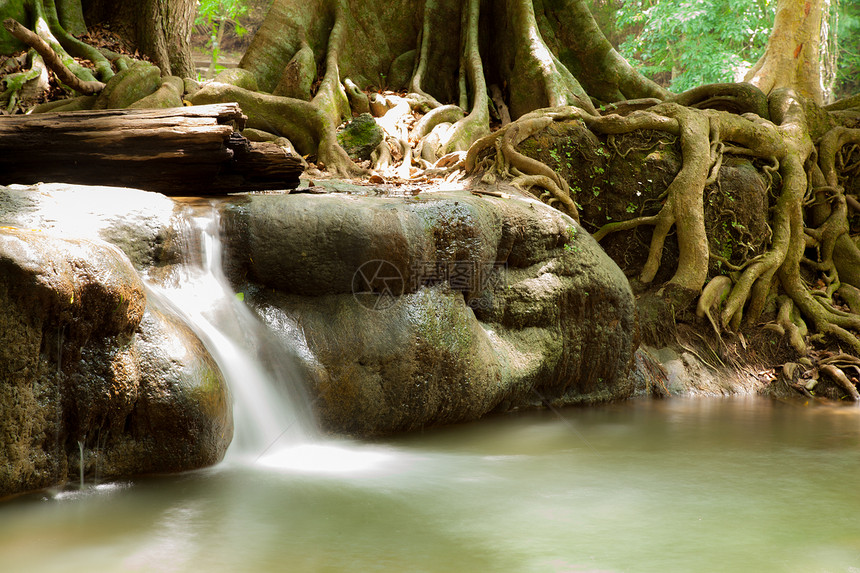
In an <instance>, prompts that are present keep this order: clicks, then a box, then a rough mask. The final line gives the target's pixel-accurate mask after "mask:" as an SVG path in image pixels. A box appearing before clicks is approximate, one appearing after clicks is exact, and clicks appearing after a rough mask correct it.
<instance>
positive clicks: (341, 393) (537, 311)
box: [224, 191, 638, 436]
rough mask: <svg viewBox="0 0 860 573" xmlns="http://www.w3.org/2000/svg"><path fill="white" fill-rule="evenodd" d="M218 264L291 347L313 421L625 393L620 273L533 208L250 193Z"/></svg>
mask: <svg viewBox="0 0 860 573" xmlns="http://www.w3.org/2000/svg"><path fill="white" fill-rule="evenodd" d="M224 220H225V225H226V227H227V229H228V232H227V237H228V241H229V245H228V256H227V260H228V263H229V265H228V269H229V274H230V276H232V277H233V280H234V281H235V282H236V288H237V289H240V290H242V291H243V292H245V300H246V301H247V302H248V303H249V304H251V305H252V306H253V307H254V308H255V309H256V310H257V311H258V313H259V315H260V316H261V317H262V318H263V319H264V320H265V321H266V322H267V323H268V324H269V325H270V326H271V328H272V329H274V330H275V331H277V332H279V333H280V334H281V335H282V336H283V337H284V338H285V339H288V340H289V341H290V343H291V344H292V346H293V347H294V348H296V349H297V354H298V356H299V357H300V359H301V360H302V361H303V364H304V366H305V369H306V371H307V372H308V377H309V380H310V383H311V389H310V391H311V394H312V397H313V399H314V400H315V401H316V404H317V409H318V412H319V414H320V420H321V422H322V424H323V426H324V427H325V428H326V429H328V430H330V431H334V432H339V433H347V434H351V435H357V436H371V435H380V434H387V433H392V432H398V431H404V430H412V429H416V428H422V427H425V426H430V425H436V424H444V423H452V422H460V421H466V420H473V419H476V418H479V417H481V416H483V415H485V414H487V413H490V412H498V411H507V410H511V409H515V408H522V407H532V406H539V405H547V404H549V405H570V404H588V403H595V402H602V401H607V400H614V399H622V398H626V397H627V396H629V395H630V393H631V392H632V390H633V381H632V379H631V377H630V376H629V373H630V367H631V364H632V361H633V353H634V351H635V349H636V346H637V343H638V340H637V334H636V313H635V310H634V299H633V295H632V293H631V291H630V288H629V286H628V282H627V279H626V278H625V276H624V275H623V274H622V273H621V271H620V270H619V269H618V267H617V266H616V265H615V264H614V263H613V262H612V261H611V260H610V259H609V258H608V257H607V256H606V255H605V253H604V252H603V251H602V249H601V248H600V247H599V246H598V245H597V243H596V242H595V241H594V240H593V239H592V238H591V237H590V236H589V235H588V234H587V233H586V232H584V231H583V230H582V228H581V227H579V226H578V225H577V224H576V223H575V222H574V221H573V220H571V219H569V218H568V217H566V216H564V215H562V214H561V213H559V212H558V211H556V210H554V209H551V208H549V207H547V206H545V205H543V204H541V203H539V202H537V201H533V200H528V199H525V198H516V197H507V196H505V197H498V198H497V197H491V196H482V197H479V196H475V195H472V194H469V193H467V192H465V191H458V192H445V193H442V192H438V193H422V194H420V195H418V196H415V197H368V196H356V195H349V194H344V193H337V194H324V195H306V194H305V195H295V194H293V195H258V196H249V197H247V198H245V199H243V200H240V201H238V202H236V203H235V204H233V205H232V206H230V207H228V208H227V211H226V212H225V213H224Z"/></svg>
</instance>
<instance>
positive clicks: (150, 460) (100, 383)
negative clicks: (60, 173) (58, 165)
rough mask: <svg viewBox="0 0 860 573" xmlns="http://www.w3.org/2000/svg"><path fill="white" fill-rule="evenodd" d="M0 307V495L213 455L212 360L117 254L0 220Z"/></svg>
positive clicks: (223, 410) (192, 462) (219, 452)
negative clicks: (152, 300) (153, 301)
mask: <svg viewBox="0 0 860 573" xmlns="http://www.w3.org/2000/svg"><path fill="white" fill-rule="evenodd" d="M13 195H14V194H13ZM9 197H10V195H5V198H6V199H9ZM19 198H20V197H19ZM0 308H2V309H3V312H2V313H0V497H2V496H6V495H11V494H15V493H19V492H23V491H29V490H33V489H38V488H44V487H48V486H53V485H58V484H62V483H65V482H67V481H69V480H76V479H78V476H79V473H80V471H81V470H82V469H83V471H84V473H85V476H86V478H87V479H92V478H93V477H98V478H102V479H110V478H122V477H129V476H132V475H137V474H141V473H151V472H167V471H181V470H188V469H192V468H198V467H202V466H205V465H209V464H212V463H215V462H217V461H218V460H220V459H221V458H222V456H223V454H224V452H225V451H226V448H227V445H228V444H229V443H230V439H231V437H232V413H231V412H232V411H231V407H230V403H229V400H228V394H227V389H226V386H225V384H224V381H223V379H222V378H221V375H220V373H219V371H218V368H217V367H216V365H215V364H214V362H213V361H212V359H211V357H210V356H209V354H208V353H206V351H205V349H204V348H203V347H202V345H201V343H200V341H199V340H198V339H197V337H196V336H195V335H194V334H193V333H192V332H190V331H189V330H188V329H187V328H186V327H185V326H184V325H183V324H181V323H178V322H176V321H175V320H173V319H171V318H170V317H169V316H166V315H165V314H163V313H161V312H160V311H159V310H158V309H157V308H156V307H154V306H153V305H152V304H150V303H149V302H148V301H147V297H146V295H145V291H144V287H143V284H142V282H141V280H140V278H139V276H138V274H137V272H136V271H135V269H134V267H133V266H132V264H131V262H130V261H129V259H128V257H127V256H126V255H125V254H124V253H123V252H122V251H120V250H119V249H117V248H115V247H113V246H111V245H108V244H106V243H103V242H101V241H98V240H88V239H75V240H72V239H63V238H58V237H55V236H52V235H51V234H49V233H48V232H45V231H40V230H22V229H16V228H11V227H3V228H2V229H0Z"/></svg>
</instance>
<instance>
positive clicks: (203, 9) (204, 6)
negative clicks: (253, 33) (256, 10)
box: [194, 0, 248, 77]
mask: <svg viewBox="0 0 860 573" xmlns="http://www.w3.org/2000/svg"><path fill="white" fill-rule="evenodd" d="M247 12H248V6H247V4H246V3H245V0H200V1H199V9H198V11H197V19H196V20H195V21H194V24H195V25H198V26H204V25H205V26H206V27H207V28H208V29H209V41H208V42H207V43H206V47H207V48H209V50H210V53H211V60H210V63H209V71H208V72H207V73H206V76H207V77H212V75H213V74H214V72H215V71H216V70H217V69H218V57H219V56H220V55H221V42H222V41H223V39H224V30H225V29H226V27H227V26H228V25H232V26H233V29H234V31H235V32H236V35H237V36H239V37H242V36H244V35H245V33H246V32H247V30H246V29H245V28H244V27H243V26H242V25H241V24H240V23H239V21H238V18H240V17H241V16H244V15H245V14H247Z"/></svg>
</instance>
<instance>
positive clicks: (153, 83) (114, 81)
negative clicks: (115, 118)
mask: <svg viewBox="0 0 860 573" xmlns="http://www.w3.org/2000/svg"><path fill="white" fill-rule="evenodd" d="M160 87H161V70H160V69H158V68H157V67H155V66H153V65H152V64H149V63H146V62H138V63H136V64H135V65H133V66H131V67H130V68H127V69H125V70H122V71H120V72H118V73H117V74H116V75H115V76H114V77H112V78H111V79H110V81H108V83H107V85H106V86H105V88H104V89H103V90H102V92H101V94H99V97H98V99H97V100H96V103H95V106H93V109H125V108H127V107H128V106H130V105H131V104H133V103H134V102H136V101H138V100H141V99H143V98H145V97H146V96H148V95H150V94H152V93H154V92H155V91H156V90H157V89H158V88H160Z"/></svg>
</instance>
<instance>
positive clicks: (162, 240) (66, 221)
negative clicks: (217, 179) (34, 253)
mask: <svg viewBox="0 0 860 573" xmlns="http://www.w3.org/2000/svg"><path fill="white" fill-rule="evenodd" d="M175 212H176V203H174V202H173V201H172V200H171V199H169V198H167V197H165V196H164V195H161V194H158V193H151V192H148V191H141V190H139V189H127V188H124V187H101V186H86V185H71V184H67V183H40V184H38V185H27V186H25V185H11V186H9V187H4V186H0V225H9V226H15V227H20V228H23V229H41V230H44V231H50V232H52V233H53V234H56V235H63V236H69V237H78V238H88V239H102V240H104V241H107V242H109V243H111V244H113V245H115V246H117V247H119V248H120V249H122V250H123V252H125V254H126V255H127V256H128V257H129V259H131V262H132V263H133V264H134V266H135V268H136V269H138V270H139V271H140V270H144V269H148V268H151V267H152V266H154V265H156V266H157V265H161V264H167V263H173V262H176V261H177V260H178V259H179V252H178V251H179V248H180V245H179V244H178V238H177V233H176V226H175V220H174V217H175Z"/></svg>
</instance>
